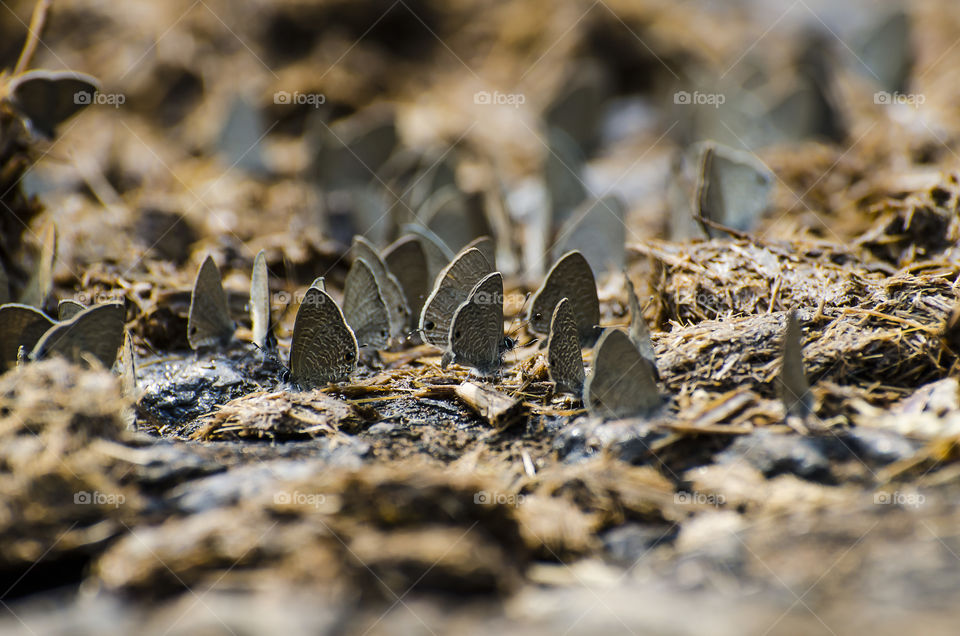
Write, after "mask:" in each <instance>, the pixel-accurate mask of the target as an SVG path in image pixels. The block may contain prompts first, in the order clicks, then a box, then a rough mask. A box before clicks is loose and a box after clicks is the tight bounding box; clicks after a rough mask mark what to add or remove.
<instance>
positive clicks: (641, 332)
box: [623, 273, 660, 380]
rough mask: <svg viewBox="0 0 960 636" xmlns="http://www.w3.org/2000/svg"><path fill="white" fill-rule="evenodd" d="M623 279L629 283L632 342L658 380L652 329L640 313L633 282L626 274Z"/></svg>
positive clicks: (628, 295)
mask: <svg viewBox="0 0 960 636" xmlns="http://www.w3.org/2000/svg"><path fill="white" fill-rule="evenodd" d="M623 277H624V278H625V279H626V281H627V301H628V303H629V305H630V331H629V334H630V341H631V342H633V346H635V347H636V348H637V351H639V352H640V355H642V356H643V357H644V358H646V359H647V361H648V362H649V363H650V365H651V366H652V367H653V374H654V377H656V379H658V380H659V379H660V374H659V372H657V354H656V352H654V350H653V341H651V340H650V328H649V327H648V326H647V321H646V320H644V319H643V313H641V311H640V300H639V299H638V298H637V292H636V290H634V289H633V282H631V280H630V278H629V277H628V276H627V275H626V273H624V275H623Z"/></svg>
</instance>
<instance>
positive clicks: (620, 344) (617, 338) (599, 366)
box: [583, 329, 662, 419]
mask: <svg viewBox="0 0 960 636" xmlns="http://www.w3.org/2000/svg"><path fill="white" fill-rule="evenodd" d="M661 402H662V398H661V396H660V392H659V390H658V389H657V382H656V379H655V378H654V376H653V369H652V365H651V364H650V362H649V361H648V360H647V359H646V358H644V357H643V356H642V355H640V352H639V351H638V350H637V348H636V347H635V346H634V345H633V343H632V342H631V341H630V338H629V337H628V336H627V334H625V333H623V332H622V331H620V330H619V329H607V330H606V331H604V332H603V335H601V336H600V340H598V341H597V346H596V347H595V348H594V351H593V368H592V369H591V371H590V375H589V376H587V380H586V382H585V383H584V385H583V403H584V405H585V406H586V407H587V410H588V411H589V412H590V414H591V415H593V416H594V417H599V418H603V419H623V418H628V417H642V416H646V415H649V414H651V413H652V412H653V411H655V410H656V409H657V408H658V407H659V406H660V404H661Z"/></svg>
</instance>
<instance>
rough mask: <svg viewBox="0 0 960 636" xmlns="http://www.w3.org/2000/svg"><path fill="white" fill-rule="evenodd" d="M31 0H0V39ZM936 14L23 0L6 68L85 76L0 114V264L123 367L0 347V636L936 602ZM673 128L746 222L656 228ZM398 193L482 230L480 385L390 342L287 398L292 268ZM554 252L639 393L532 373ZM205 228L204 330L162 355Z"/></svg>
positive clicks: (669, 188)
mask: <svg viewBox="0 0 960 636" xmlns="http://www.w3.org/2000/svg"><path fill="white" fill-rule="evenodd" d="M33 9H34V3H33V2H27V1H23V2H20V1H17V2H8V3H5V4H4V5H3V7H2V8H0V36H2V37H0V58H2V62H3V67H4V68H6V69H8V70H12V69H13V68H14V65H15V64H16V62H17V58H18V56H19V55H20V52H21V49H22V47H23V44H24V41H25V39H26V38H27V34H28V33H29V31H30V21H31V13H32V11H33ZM957 34H960V5H958V4H957V3H955V2H952V1H951V0H916V1H913V2H906V1H904V2H873V1H867V0H863V1H860V0H857V1H851V2H844V3H830V2H826V1H819V0H817V1H815V0H799V1H798V2H788V1H787V0H782V1H777V2H764V1H762V0H738V1H731V2H699V3H689V2H686V3H684V2H679V3H678V2H672V1H668V0H631V1H629V2H627V1H621V0H599V1H597V2H586V1H584V2H579V1H567V0H564V1H558V0H550V1H545V0H544V1H541V0H516V1H514V0H509V1H504V2H496V3H490V2H480V1H477V0H453V1H448V2H436V1H434V0H397V1H396V2H392V3H391V2H356V1H354V2H350V1H341V0H316V1H313V0H270V1H267V0H259V1H253V0H234V1H227V0H167V1H165V2H150V3H148V2H129V3H116V2H104V1H102V0H56V1H55V2H53V4H52V7H51V10H50V12H49V15H48V16H47V20H46V23H45V25H44V27H43V30H42V35H40V38H39V41H38V42H39V43H38V46H37V50H36V52H35V54H34V57H33V60H32V64H31V68H39V69H52V70H63V69H73V70H76V71H81V72H84V73H89V74H91V75H93V76H95V77H96V78H98V80H99V81H100V83H101V87H100V90H99V92H98V93H97V95H96V98H95V100H94V102H93V103H92V104H91V105H90V106H89V107H87V108H85V109H83V110H82V111H81V112H79V114H77V115H76V116H74V117H72V118H70V119H68V120H66V121H65V122H63V123H62V124H61V125H60V126H59V127H58V130H57V134H56V136H55V138H53V139H51V140H45V139H41V138H39V137H37V136H36V135H30V134H29V132H28V131H26V130H24V129H23V127H22V122H21V119H22V118H21V116H20V115H19V114H18V113H17V112H14V111H13V110H11V108H10V107H9V104H8V103H7V102H4V104H3V108H2V109H0V110H2V112H0V193H2V194H0V203H2V205H0V264H2V266H3V271H5V272H6V275H7V277H8V278H9V285H8V286H9V290H5V289H3V288H0V293H5V292H6V291H9V294H8V295H9V300H16V299H18V298H25V297H27V296H29V294H30V293H32V292H31V290H32V289H34V286H35V285H36V281H37V280H43V279H44V275H43V272H44V267H47V268H48V275H47V276H46V279H48V280H49V281H50V285H51V290H52V293H51V294H50V295H49V296H48V297H47V298H46V300H45V301H42V302H45V303H46V307H45V308H46V309H47V311H48V313H50V314H51V315H56V307H57V300H63V299H74V300H77V301H79V302H82V303H84V304H87V305H89V304H94V303H97V302H103V301H104V300H107V299H114V300H122V301H123V302H124V305H125V307H126V312H127V313H126V327H127V330H128V331H129V333H130V334H131V342H132V345H133V350H134V352H135V356H136V387H135V389H133V390H130V388H129V387H126V388H125V387H124V381H123V378H122V377H118V375H117V374H115V373H112V372H111V371H109V370H106V369H103V368H99V369H89V368H85V367H81V366H76V365H71V364H68V363H67V362H66V361H63V360H58V359H53V360H45V361H39V362H28V363H25V364H22V365H20V366H19V367H17V366H15V365H10V366H11V367H13V368H9V369H7V370H6V371H5V372H4V373H3V374H2V375H0V631H2V632H3V633H29V634H40V633H44V634H46V633H53V634H56V633H63V634H67V633H70V634H77V633H81V634H86V633H91V634H92V633H97V634H127V633H131V632H134V631H136V632H137V633H147V634H158V635H160V634H163V635H168V634H171V635H172V634H194V633H217V634H219V633H231V634H239V633H250V634H258V633H267V632H275V631H277V632H279V631H283V632H286V633H304V634H308V633H309V634H316V633H331V634H340V633H351V634H365V635H366V634H369V635H371V636H372V635H375V634H443V633H453V632H457V633H465V634H472V633H492V632H495V633H503V634H513V633H533V634H538V633H543V634H548V633H549V634H556V633H561V634H594V633H627V634H704V633H708V634H731V635H732V634H763V635H774V634H796V633H804V634H819V633H826V634H841V633H844V634H845V633H865V632H867V633H871V634H875V635H877V636H880V635H884V634H901V633H904V632H909V633H925V634H927V633H929V634H940V633H943V634H952V633H955V631H956V618H957V609H956V608H957V607H958V606H960V605H958V601H960V534H958V528H960V505H958V502H960V463H958V461H957V460H958V458H960V381H958V372H957V369H958V365H957V363H958V353H960V331H958V329H960V327H958V326H957V320H958V316H960V311H957V307H958V298H960V290H958V281H960V250H958V247H957V245H958V239H960V214H958V209H960V156H958V154H957V153H958V149H960V110H958V107H957V104H958V103H960V81H958V80H960V78H958V73H960V46H957V44H958V41H960V40H958V39H957V37H958V35H957ZM3 81H4V82H5V83H6V82H7V81H8V78H7V77H4V79H3ZM5 85H6V84H5ZM558 131H559V132H558ZM705 140H715V141H716V142H719V143H722V144H724V145H726V146H730V147H733V148H736V149H737V150H740V151H749V152H751V153H754V154H755V155H756V157H757V158H758V159H759V161H761V162H762V164H763V165H765V166H766V168H767V169H769V171H770V174H771V182H770V193H769V204H768V205H767V207H766V209H765V210H764V211H762V213H761V214H759V215H756V216H755V218H750V219H748V221H747V222H748V224H749V227H748V228H729V231H724V230H722V229H717V226H716V224H714V226H710V225H709V223H704V224H702V225H701V224H699V223H697V222H696V220H695V219H694V208H695V207H696V206H695V205H694V201H695V200H696V193H697V192H698V188H697V185H698V182H697V179H698V169H699V165H698V160H697V157H698V155H697V152H698V150H699V148H701V146H700V145H698V143H699V142H703V141H705ZM449 192H455V193H456V197H458V198H456V204H450V203H449V202H447V203H445V202H444V199H443V198H442V196H445V195H446V194H447V193H449ZM608 194H614V195H616V196H617V197H619V198H620V200H622V201H623V202H624V208H623V210H622V212H623V214H622V217H621V218H618V219H616V223H615V224H612V225H611V224H610V222H609V219H608V218H606V217H605V216H602V215H598V214H596V213H594V212H591V211H590V209H588V208H589V206H586V207H584V205H585V204H584V203H583V202H584V201H586V202H587V203H589V202H591V201H594V200H598V199H601V198H602V197H603V196H604V195H608ZM435 195H437V196H435ZM458 205H459V206H460V207H457V206H458ZM425 210H426V211H435V214H436V216H434V217H432V218H434V219H436V220H437V221H436V224H435V225H434V224H431V228H432V229H435V230H436V231H437V233H438V234H442V235H443V236H444V238H445V239H447V240H448V242H451V247H454V249H456V248H458V247H459V246H460V245H462V244H463V243H466V242H467V240H469V239H470V238H473V237H474V236H477V235H480V234H484V233H487V234H490V235H492V236H493V237H494V238H495V245H496V258H497V262H498V265H499V268H500V269H501V271H502V272H503V274H504V278H505V282H506V290H507V294H506V302H505V319H506V323H505V324H506V330H507V332H508V334H509V335H511V336H512V337H514V338H515V339H516V340H517V342H518V346H517V347H516V348H515V349H513V350H512V351H509V352H508V353H507V354H506V355H505V357H504V366H503V369H502V370H501V372H500V374H499V375H498V376H497V377H496V378H495V379H493V380H489V381H488V380H478V379H477V378H475V377H473V376H471V375H469V373H468V370H467V369H465V368H461V367H459V366H457V365H454V366H451V367H449V368H447V369H443V368H442V367H441V363H440V362H441V360H440V355H441V352H439V351H438V350H436V349H435V348H433V347H431V346H429V345H422V344H420V345H415V344H407V345H405V346H401V347H395V348H393V350H390V351H382V352H379V353H376V352H364V355H363V356H362V359H361V364H360V366H359V369H358V371H357V373H356V374H355V375H354V376H353V377H352V378H350V380H349V381H347V382H344V383H339V384H336V385H331V386H329V387H327V388H323V389H318V390H314V391H297V390H293V388H292V387H291V386H290V385H289V384H288V383H287V382H285V374H284V369H283V364H285V363H286V361H287V357H288V355H289V349H290V340H291V335H292V329H293V320H294V317H295V314H296V310H297V307H298V302H299V299H300V298H302V296H303V293H304V291H305V290H306V289H307V287H308V286H309V285H310V283H311V281H313V280H314V278H316V277H317V276H324V277H325V280H326V283H327V286H328V289H329V290H330V291H331V294H332V295H333V296H334V297H335V298H336V299H337V300H338V301H339V300H340V299H341V297H342V287H343V283H344V279H345V277H346V273H347V270H348V267H349V263H350V258H349V246H350V240H351V237H352V235H353V234H354V233H361V234H364V235H365V236H366V237H367V238H369V239H370V240H371V241H372V242H373V243H375V244H376V245H378V246H379V247H383V246H385V245H387V244H388V243H389V242H390V241H392V240H393V239H395V238H397V236H398V235H399V234H400V233H401V232H402V227H403V226H404V224H406V223H409V222H412V221H424V222H425V219H423V218H422V215H423V214H425ZM444 214H447V215H449V216H448V217H447V218H443V215H444ZM583 228H586V230H587V232H586V233H584V232H582V231H581V229H583ZM591 232H592V233H591ZM572 237H576V240H578V241H580V242H578V243H570V241H571V240H574V239H573V238H572ZM584 237H586V238H584ZM461 238H462V239H464V240H462V241H461ZM54 244H55V246H56V250H55V253H52V252H51V251H50V249H49V247H50V246H52V245H54ZM571 245H576V246H578V247H580V248H581V249H582V250H583V251H584V253H585V254H587V256H588V259H591V260H592V264H596V263H600V266H599V267H595V271H596V273H597V283H598V291H599V298H600V302H601V324H602V325H603V326H605V327H609V326H615V327H624V328H625V327H626V326H627V325H628V323H629V321H630V317H629V303H628V297H627V293H626V287H625V280H624V277H625V276H626V277H629V279H630V280H631V281H632V282H633V284H634V285H635V286H636V288H637V293H638V295H639V297H640V301H641V305H642V308H643V315H644V317H645V318H646V321H647V323H648V324H649V326H650V330H651V339H652V342H653V347H654V350H655V353H656V358H657V368H658V372H659V377H660V382H659V387H660V390H661V393H662V394H663V396H664V397H665V404H664V406H663V408H662V409H660V410H659V411H658V412H657V413H656V414H654V415H653V416H651V417H648V418H632V419H627V420H615V421H609V420H608V421H603V420H599V419H597V418H594V417H591V416H590V415H589V414H588V413H587V411H586V409H584V407H583V404H582V403H581V402H580V401H579V400H578V399H575V398H573V397H570V396H565V395H561V394H558V393H557V392H556V391H555V390H554V387H553V384H552V383H551V382H550V381H549V377H548V371H547V367H546V362H545V350H544V349H543V348H542V347H541V346H540V345H541V344H542V340H543V337H542V335H538V334H535V333H533V330H532V329H531V328H530V325H529V324H528V323H527V322H526V321H525V320H524V312H525V311H526V308H527V305H528V302H529V301H528V295H529V293H531V292H534V291H535V290H536V289H537V287H538V286H539V285H540V283H541V282H542V279H543V276H544V274H545V273H546V271H547V270H549V266H550V264H551V262H552V261H553V260H554V258H555V257H556V256H557V255H558V252H559V253H562V252H563V251H565V249H566V247H569V246H571ZM260 250H264V252H265V254H266V258H267V264H268V267H269V271H270V289H271V308H272V311H273V314H274V317H275V318H276V321H277V324H276V329H275V331H276V334H277V337H278V340H279V352H280V355H279V360H277V361H271V362H270V364H263V363H262V361H263V359H262V356H261V353H260V352H259V351H258V350H257V349H256V348H255V347H254V346H253V345H252V344H250V342H249V341H250V338H251V324H250V320H249V318H248V315H247V305H248V294H249V289H250V275H251V274H250V272H251V268H252V265H253V261H254V257H255V255H256V254H257V252H258V251H260ZM208 254H210V255H212V256H213V258H214V259H215V260H216V262H217V264H218V265H219V267H220V269H221V271H222V274H223V284H224V287H225V289H226V290H227V294H228V299H229V304H230V309H231V313H232V315H233V318H234V319H235V320H236V321H237V322H238V323H239V328H238V330H237V332H236V339H235V342H234V343H233V344H232V345H231V346H230V347H228V348H225V349H221V350H215V351H204V352H201V353H199V354H198V353H196V352H193V351H191V350H190V349H189V347H188V343H187V337H186V334H187V314H188V308H189V304H190V289H191V287H192V284H193V278H194V275H195V273H196V271H197V267H198V266H199V265H200V263H201V262H202V261H203V259H204V258H205V257H206V256H207V255H208ZM51 259H52V265H50V261H51ZM594 259H599V260H594ZM51 268H52V269H51ZM38 272H39V274H38ZM0 300H4V301H6V300H8V299H0ZM790 310H796V315H797V317H798V319H799V322H800V324H801V326H802V337H801V343H802V346H803V351H802V357H803V365H804V368H805V372H806V376H807V378H808V379H809V381H810V385H811V393H812V396H813V399H812V407H813V414H812V415H811V416H810V417H808V418H806V419H805V420H803V421H798V419H797V418H791V417H786V412H785V408H784V406H783V404H782V403H781V401H780V399H779V396H778V390H777V382H776V380H777V377H778V374H779V373H780V369H781V354H782V350H783V336H784V331H785V329H786V325H787V320H788V319H787V316H788V312H789V311H790ZM0 336H2V334H0ZM584 357H585V361H586V363H587V365H588V366H589V365H591V364H592V361H593V356H592V352H591V351H590V350H589V349H586V350H584ZM484 391H487V392H488V393H484ZM478 395H479V396H480V397H477V396H478ZM491 395H492V396H494V397H493V399H494V400H502V402H503V403H504V404H506V406H505V407H504V408H503V409H502V410H501V411H497V412H496V413H493V412H489V411H483V409H482V408H481V407H478V401H479V402H481V403H484V404H485V402H483V400H484V399H485V398H484V397H483V396H491Z"/></svg>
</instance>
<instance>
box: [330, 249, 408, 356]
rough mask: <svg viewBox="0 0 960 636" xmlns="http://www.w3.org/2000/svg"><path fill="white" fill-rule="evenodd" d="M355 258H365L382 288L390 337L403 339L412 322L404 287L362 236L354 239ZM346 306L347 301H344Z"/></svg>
mask: <svg viewBox="0 0 960 636" xmlns="http://www.w3.org/2000/svg"><path fill="white" fill-rule="evenodd" d="M352 251H353V257H354V260H356V259H357V258H363V259H364V260H366V262H367V265H368V266H369V267H370V269H371V270H372V271H373V275H374V277H375V278H376V280H377V285H378V286H379V287H380V293H381V295H382V297H383V302H384V303H385V304H386V306H387V313H388V315H389V318H390V336H391V337H392V338H395V339H401V338H403V337H404V336H405V335H406V333H407V325H408V324H409V322H410V309H409V307H408V306H407V299H406V296H404V293H403V287H402V286H401V285H400V281H398V280H397V277H396V276H394V275H393V274H392V273H391V272H390V270H389V269H388V268H387V264H386V263H384V262H383V259H382V258H380V255H379V254H378V253H377V250H376V248H375V247H374V246H373V245H372V244H371V243H370V241H368V240H367V239H365V238H363V237H362V236H359V235H358V236H354V237H353V247H352ZM344 306H346V301H344Z"/></svg>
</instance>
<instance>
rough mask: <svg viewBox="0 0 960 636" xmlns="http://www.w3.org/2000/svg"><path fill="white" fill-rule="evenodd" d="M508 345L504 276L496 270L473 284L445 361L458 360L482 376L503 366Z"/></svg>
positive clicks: (455, 323) (455, 319)
mask: <svg viewBox="0 0 960 636" xmlns="http://www.w3.org/2000/svg"><path fill="white" fill-rule="evenodd" d="M506 347H507V344H506V339H505V338H504V335H503V276H502V275H501V274H500V272H493V273H491V274H487V275H486V276H484V277H483V278H482V279H481V280H480V281H479V282H477V284H476V285H474V286H473V289H471V290H470V293H469V294H468V295H467V299H466V300H465V301H464V302H463V303H462V304H461V305H460V306H459V307H458V308H457V311H456V312H455V313H454V315H453V320H452V321H451V323H450V332H449V334H448V344H447V350H446V351H445V352H444V354H443V358H442V362H441V364H442V366H443V368H446V367H447V365H449V364H450V363H451V362H455V363H457V364H462V365H464V366H468V367H473V368H474V369H476V371H477V372H478V373H479V374H480V375H481V376H491V375H493V374H495V373H496V372H497V371H498V370H499V369H500V360H501V357H502V354H503V352H504V350H505V349H506Z"/></svg>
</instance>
